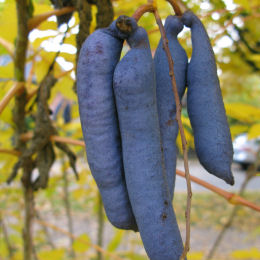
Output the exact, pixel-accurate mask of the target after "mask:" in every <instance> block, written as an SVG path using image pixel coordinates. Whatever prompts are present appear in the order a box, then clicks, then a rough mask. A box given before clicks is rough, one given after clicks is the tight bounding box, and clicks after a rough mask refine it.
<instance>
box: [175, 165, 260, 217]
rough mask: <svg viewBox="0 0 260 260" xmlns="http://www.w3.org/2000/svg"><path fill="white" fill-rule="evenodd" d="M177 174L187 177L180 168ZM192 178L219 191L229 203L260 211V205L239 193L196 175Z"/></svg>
mask: <svg viewBox="0 0 260 260" xmlns="http://www.w3.org/2000/svg"><path fill="white" fill-rule="evenodd" d="M176 174H177V175H179V176H181V177H184V178H185V173H184V172H183V171H180V170H178V169H177V170H176ZM190 179H191V181H193V182H195V183H197V184H199V185H201V186H203V187H204V188H206V189H208V190H211V191H213V192H215V193H217V194H218V195H219V196H221V197H223V198H225V199H226V200H227V201H228V202H229V203H231V204H239V205H243V206H246V207H248V208H251V209H253V210H255V211H259V212H260V206H258V205H255V204H254V203H252V202H249V201H248V200H246V199H244V198H242V197H240V196H239V195H237V194H234V193H231V192H228V191H225V190H223V189H221V188H219V187H216V186H214V185H212V184H210V183H208V182H206V181H203V180H201V179H199V178H197V177H195V176H192V175H190Z"/></svg>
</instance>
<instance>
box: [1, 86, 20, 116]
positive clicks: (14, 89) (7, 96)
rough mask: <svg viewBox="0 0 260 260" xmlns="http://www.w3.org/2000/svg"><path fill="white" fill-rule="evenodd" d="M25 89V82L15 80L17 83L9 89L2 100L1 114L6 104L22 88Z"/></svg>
mask: <svg viewBox="0 0 260 260" xmlns="http://www.w3.org/2000/svg"><path fill="white" fill-rule="evenodd" d="M23 89H24V82H15V84H14V85H13V86H12V87H11V88H10V89H9V91H8V92H7V93H6V94H5V96H4V97H3V99H2V100H1V102H0V115H1V113H2V112H3V110H4V109H5V108H6V106H7V105H8V104H9V102H10V100H11V99H12V98H13V97H14V96H15V95H16V94H17V93H19V92H20V91H21V90H23Z"/></svg>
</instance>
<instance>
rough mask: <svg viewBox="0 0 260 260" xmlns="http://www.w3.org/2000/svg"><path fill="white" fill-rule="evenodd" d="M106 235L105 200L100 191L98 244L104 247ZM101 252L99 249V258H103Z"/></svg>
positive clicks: (98, 259)
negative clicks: (103, 200)
mask: <svg viewBox="0 0 260 260" xmlns="http://www.w3.org/2000/svg"><path fill="white" fill-rule="evenodd" d="M103 236H104V210H103V202H102V198H101V195H100V193H99V192H98V232H97V245H98V246H100V247H101V248H102V247H103V240H104V239H103ZM102 259H103V257H102V254H101V252H99V251H97V260H102Z"/></svg>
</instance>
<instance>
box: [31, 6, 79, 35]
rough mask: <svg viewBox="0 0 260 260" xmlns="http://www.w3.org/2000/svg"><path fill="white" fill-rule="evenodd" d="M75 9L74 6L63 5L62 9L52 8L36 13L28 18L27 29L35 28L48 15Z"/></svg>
mask: <svg viewBox="0 0 260 260" xmlns="http://www.w3.org/2000/svg"><path fill="white" fill-rule="evenodd" d="M74 10H75V8H74V7H64V8H62V9H57V10H52V11H49V12H46V13H43V14H39V15H36V16H34V17H32V18H30V19H29V20H28V29H29V31H31V30H32V29H35V28H36V27H38V26H39V25H40V24H41V23H42V22H44V21H45V20H47V19H48V18H49V17H51V16H53V15H56V16H60V15H63V14H68V13H71V12H73V11H74Z"/></svg>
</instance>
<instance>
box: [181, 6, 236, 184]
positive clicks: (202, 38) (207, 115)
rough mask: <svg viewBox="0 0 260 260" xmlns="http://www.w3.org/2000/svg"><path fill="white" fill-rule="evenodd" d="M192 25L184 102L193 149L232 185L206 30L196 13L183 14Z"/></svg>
mask: <svg viewBox="0 0 260 260" xmlns="http://www.w3.org/2000/svg"><path fill="white" fill-rule="evenodd" d="M182 20H183V23H184V24H185V25H186V26H188V27H190V28H191V37H192V38H191V40H192V57H191V61H190V63H189V65H188V71H187V80H188V92H187V99H188V100H187V106H188V114H189V118H190V121H191V126H192V128H193V131H194V139H195V149H196V153H197V155H198V158H199V160H200V163H201V164H202V165H203V167H204V168H205V169H206V170H207V171H208V172H209V173H211V174H213V175H215V176H217V177H219V178H221V179H223V180H225V181H226V182H227V183H229V184H231V185H233V184H234V178H233V175H232V172H231V163H232V159H233V146H232V140H231V135H230V129H229V126H228V122H227V117H226V112H225V108H224V104H223V100H222V95H221V90H220V86H219V79H218V75H217V67H216V62H215V57H214V53H213V49H212V47H211V44H210V40H209V37H208V34H207V32H206V30H205V28H204V26H203V24H202V23H201V21H200V20H199V18H198V17H196V15H195V14H193V13H192V12H190V11H188V12H185V13H184V14H183V17H182Z"/></svg>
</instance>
